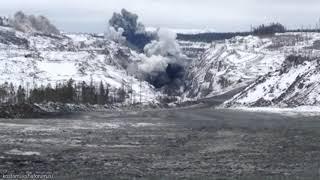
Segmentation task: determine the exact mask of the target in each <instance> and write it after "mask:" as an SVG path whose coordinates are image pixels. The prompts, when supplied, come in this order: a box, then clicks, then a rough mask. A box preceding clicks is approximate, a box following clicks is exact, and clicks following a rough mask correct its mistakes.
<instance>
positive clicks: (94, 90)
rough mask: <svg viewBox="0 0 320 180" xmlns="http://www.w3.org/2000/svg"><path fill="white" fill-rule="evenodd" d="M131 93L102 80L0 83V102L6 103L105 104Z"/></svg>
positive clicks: (127, 96) (117, 101) (124, 87)
mask: <svg viewBox="0 0 320 180" xmlns="http://www.w3.org/2000/svg"><path fill="white" fill-rule="evenodd" d="M130 93H131V94H132V89H130V88H127V87H126V86H125V85H124V84H123V85H122V87H121V88H117V89H115V88H110V86H109V85H108V84H105V83H103V82H102V81H101V82H100V84H99V85H98V86H97V85H95V84H94V83H93V81H91V82H90V83H89V84H87V83H86V82H84V81H83V82H80V83H75V81H74V80H72V79H70V80H68V81H67V82H65V83H56V85H55V86H54V87H52V85H51V84H47V86H43V85H42V86H40V87H36V88H32V89H31V90H28V89H26V88H25V87H23V86H18V87H17V88H16V87H15V86H14V85H13V84H12V83H7V82H6V83H4V84H2V85H0V102H1V103H8V104H21V103H46V102H59V103H73V104H91V105H96V104H99V105H105V104H114V103H123V102H124V101H125V100H126V99H127V98H129V97H130Z"/></svg>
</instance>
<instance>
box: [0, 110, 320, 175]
mask: <svg viewBox="0 0 320 180" xmlns="http://www.w3.org/2000/svg"><path fill="white" fill-rule="evenodd" d="M319 135H320V122H319V117H302V116H299V117H292V116H290V117H289V116H281V115H277V114H267V113H252V112H251V113H249V112H240V111H234V110H223V109H219V110H217V109H212V108H194V109H193V108H185V109H179V110H177V109H175V110H162V111H161V110H154V111H141V112H113V113H84V114H80V115H77V116H73V117H72V118H70V117H68V118H65V119H64V118H60V119H16V120H5V119H1V120H0V143H1V146H0V169H1V170H2V171H1V172H2V173H3V172H6V174H8V173H11V174H25V173H26V172H39V173H44V172H47V173H52V174H53V175H54V178H55V179H79V178H83V179H87V178H90V179H106V178H107V179H110V178H115V179H119V178H120V179H121V178H123V179H133V178H136V179H157V178H158V179H163V177H164V179H180V178H181V179H199V178H200V179H215V178H227V179H229V178H230V179H257V178H258V179H290V180H291V179H295V178H296V179H308V178H310V179H312V180H316V179H318V178H319V176H318V175H319V167H320V166H319V162H320V140H319V138H318V137H319ZM160 177H161V178H160Z"/></svg>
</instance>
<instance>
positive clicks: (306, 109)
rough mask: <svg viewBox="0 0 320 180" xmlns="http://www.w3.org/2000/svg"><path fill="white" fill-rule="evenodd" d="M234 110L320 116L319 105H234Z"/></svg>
mask: <svg viewBox="0 0 320 180" xmlns="http://www.w3.org/2000/svg"><path fill="white" fill-rule="evenodd" d="M233 109H234V110H238V111H247V112H263V113H274V114H280V115H284V116H320V107H319V106H300V107H296V108H281V107H234V108H233Z"/></svg>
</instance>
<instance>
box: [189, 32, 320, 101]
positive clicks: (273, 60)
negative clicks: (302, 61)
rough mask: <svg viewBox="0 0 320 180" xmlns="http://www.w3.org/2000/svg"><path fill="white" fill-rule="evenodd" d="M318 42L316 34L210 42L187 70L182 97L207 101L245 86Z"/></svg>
mask: <svg viewBox="0 0 320 180" xmlns="http://www.w3.org/2000/svg"><path fill="white" fill-rule="evenodd" d="M319 39H320V37H319V34H317V33H284V34H277V35H275V36H269V37H263V38H260V37H256V36H246V37H235V38H232V39H230V40H226V41H218V42H214V43H213V44H212V45H211V47H210V48H209V49H208V50H207V51H206V52H205V53H204V54H203V55H202V57H201V58H200V59H199V60H198V61H194V62H193V64H192V65H191V66H190V69H189V71H188V79H189V82H190V83H189V84H188V87H187V91H186V94H185V96H186V97H188V98H193V99H195V98H203V97H210V96H214V95H219V94H223V93H225V92H228V91H230V90H234V89H237V88H240V87H244V86H247V85H249V84H251V83H253V82H254V81H255V80H256V79H257V78H259V77H260V76H263V75H265V74H268V73H270V72H274V71H276V70H278V69H280V68H281V65H282V63H283V61H284V60H285V58H286V57H287V56H288V55H290V54H299V53H300V54H305V53H307V54H309V53H310V52H313V51H315V49H316V46H317V42H318V40H319Z"/></svg>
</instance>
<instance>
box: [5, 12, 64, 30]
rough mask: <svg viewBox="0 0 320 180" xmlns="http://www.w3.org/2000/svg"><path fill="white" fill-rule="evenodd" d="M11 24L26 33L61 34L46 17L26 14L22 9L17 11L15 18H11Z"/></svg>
mask: <svg viewBox="0 0 320 180" xmlns="http://www.w3.org/2000/svg"><path fill="white" fill-rule="evenodd" d="M10 25H11V26H12V27H14V28H15V29H16V30H18V31H22V32H25V33H44V34H56V35H57V34H60V32H59V30H58V29H57V28H56V27H55V26H54V25H53V24H51V23H50V21H49V20H48V19H47V18H46V17H44V16H34V15H26V14H24V13H23V12H21V11H19V12H17V13H16V14H15V15H14V17H13V19H10Z"/></svg>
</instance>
